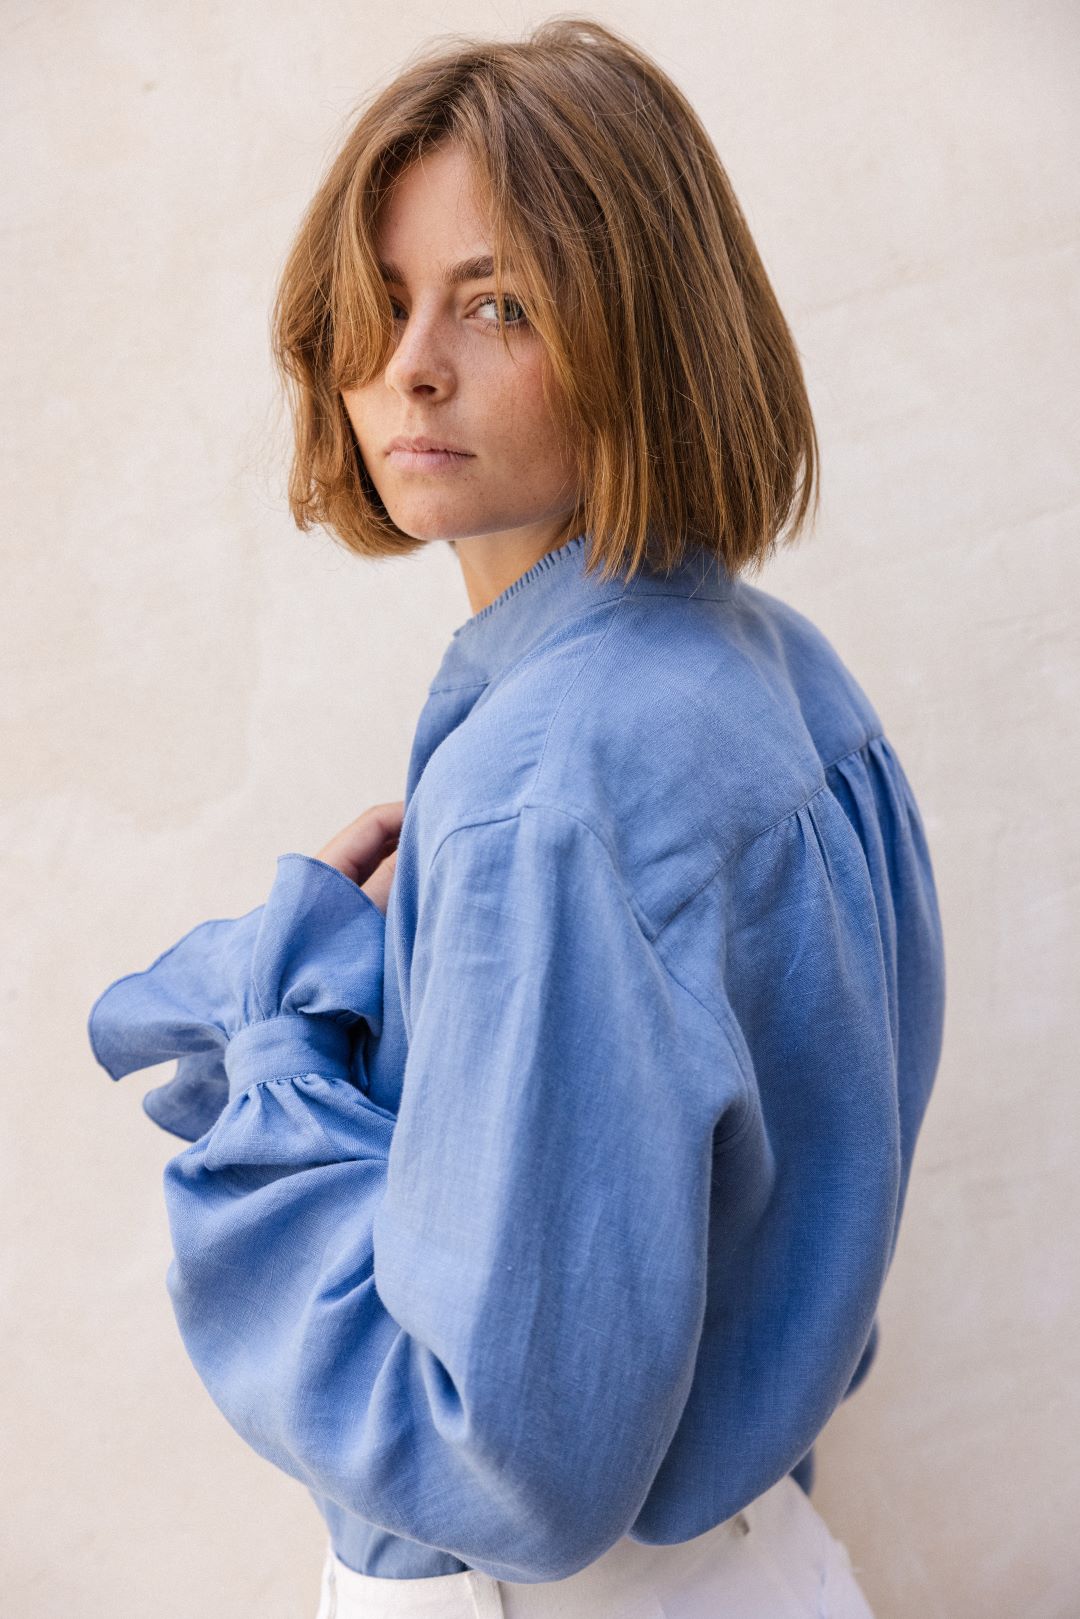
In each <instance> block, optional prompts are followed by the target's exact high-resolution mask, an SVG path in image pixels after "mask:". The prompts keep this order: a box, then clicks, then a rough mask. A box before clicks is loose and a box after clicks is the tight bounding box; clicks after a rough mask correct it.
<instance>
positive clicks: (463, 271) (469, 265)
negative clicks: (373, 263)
mask: <svg viewBox="0 0 1080 1619" xmlns="http://www.w3.org/2000/svg"><path fill="white" fill-rule="evenodd" d="M508 268H509V267H508ZM379 273H380V275H381V276H382V278H383V280H384V281H396V282H398V283H399V285H401V286H405V277H404V276H403V275H402V273H401V269H400V268H399V266H398V265H396V264H388V263H384V262H383V261H382V260H381V259H380V261H379ZM494 274H495V261H494V259H492V258H491V256H490V254H489V255H487V256H486V257H481V258H475V259H462V261H461V263H460V264H451V265H448V266H447V268H446V271H445V273H444V275H443V281H444V283H445V284H446V286H448V287H460V286H461V285H462V284H463V283H464V282H466V281H489V280H490V279H491V278H492V276H493V275H494Z"/></svg>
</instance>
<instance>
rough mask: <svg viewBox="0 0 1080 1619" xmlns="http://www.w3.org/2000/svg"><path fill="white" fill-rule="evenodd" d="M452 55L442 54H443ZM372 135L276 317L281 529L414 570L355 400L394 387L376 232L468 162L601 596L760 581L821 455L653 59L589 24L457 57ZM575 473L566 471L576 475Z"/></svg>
mask: <svg viewBox="0 0 1080 1619" xmlns="http://www.w3.org/2000/svg"><path fill="white" fill-rule="evenodd" d="M444 38H445V36H444ZM449 38H450V40H451V44H450V45H449V46H447V45H446V44H445V42H444V43H440V42H438V41H436V46H435V48H432V46H431V45H429V46H428V47H427V48H426V49H425V50H424V52H423V54H422V55H420V57H419V58H418V59H414V60H413V61H412V62H411V64H410V65H408V66H406V68H405V69H404V70H402V71H401V72H400V73H398V75H397V76H396V77H395V78H394V79H393V81H392V82H391V83H390V84H389V85H388V86H387V87H386V88H384V89H383V90H381V91H380V92H379V93H378V94H377V95H376V96H375V97H374V99H372V100H371V101H370V102H369V104H368V105H367V106H366V107H365V108H364V110H363V111H362V112H361V113H360V115H359V117H358V118H357V119H356V122H355V123H354V125H353V126H352V128H351V130H350V132H349V134H348V136H347V138H346V140H345V142H344V144H343V146H342V147H341V150H340V151H339V153H338V155H337V156H336V157H335V158H334V159H333V161H332V163H331V165H330V167H329V170H328V172H327V173H326V176H325V178H324V179H323V180H322V181H321V183H320V185H319V188H318V191H317V193H316V195H315V197H314V199H313V200H312V202H311V204H310V206H309V207H308V210H307V212H306V214H305V216H304V218H303V222H302V225H301V227H300V230H299V232H298V235H297V237H296V240H295V242H294V243H293V245H292V247H291V249H290V251H289V254H288V256H287V259H286V262H285V267H284V269H283V271H282V275H281V280H280V284H279V287H278V291H277V294H276V298H275V301H274V308H273V313H272V316H271V327H272V334H271V335H272V349H273V356H274V360H275V362H276V364H277V366H278V369H279V373H280V375H281V378H282V380H283V381H284V383H285V388H286V391H287V392H288V394H289V403H290V408H291V414H292V419H293V428H294V457H293V462H292V467H291V470H290V475H289V490H288V493H289V508H290V511H291V512H292V515H293V518H294V520H295V521H296V523H297V526H298V527H299V528H301V529H308V528H310V527H311V526H312V525H313V524H316V523H318V524H322V525H323V526H325V527H326V528H327V529H328V530H329V531H330V534H331V536H332V537H333V538H334V539H335V540H337V541H339V542H340V543H342V544H343V545H345V546H346V547H347V548H348V549H349V550H351V551H354V552H356V553H357V554H359V555H361V556H367V557H387V556H393V555H404V554H407V553H409V552H411V551H414V550H417V549H419V548H420V547H421V546H422V545H423V544H424V543H425V542H423V541H421V540H417V539H416V538H415V537H413V536H410V535H408V534H406V533H404V532H403V531H402V530H401V529H400V528H398V527H397V526H396V525H395V524H394V523H393V522H392V521H391V520H390V517H389V515H388V513H387V511H386V509H385V507H384V505H383V504H382V502H381V500H380V499H379V497H378V494H377V492H376V491H375V489H374V486H373V484H372V482H371V480H370V477H369V476H368V473H367V469H366V467H365V466H364V463H363V460H362V457H361V455H360V451H359V447H358V445H357V442H356V437H355V434H354V432H353V429H352V424H351V422H350V421H349V418H348V415H347V413H346V411H345V407H344V403H343V401H342V399H341V394H340V390H341V389H342V388H348V387H356V386H362V385H364V384H365V383H367V382H369V381H371V380H373V379H374V378H375V377H377V376H378V375H379V373H380V372H381V371H382V369H383V367H384V366H385V364H386V362H387V359H388V358H389V356H390V353H391V352H392V348H393V344H394V341H395V333H394V322H393V318H392V311H391V303H390V299H389V296H388V293H387V290H386V288H385V286H384V284H383V282H382V279H381V276H380V274H379V270H378V252H377V244H376V216H377V213H378V209H379V205H380V203H381V201H382V199H383V198H384V197H385V196H386V194H387V192H388V190H389V188H390V187H391V186H392V185H393V183H394V181H395V179H396V178H397V177H398V176H399V175H400V174H401V173H402V171H403V170H404V169H405V168H406V166H407V165H408V164H409V163H410V162H411V161H412V160H413V159H415V158H416V157H417V156H418V155H419V154H420V152H421V151H422V150H423V151H429V150H431V149H432V148H433V147H434V146H435V145H436V144H438V143H442V142H447V141H455V142H458V143H460V145H461V146H462V147H463V148H464V149H465V150H466V152H467V154H468V155H469V156H470V157H471V159H472V163H473V173H474V175H475V177H476V184H477V188H478V196H479V197H480V198H481V199H482V200H483V202H482V205H483V206H484V207H485V209H486V211H487V215H488V217H489V218H490V221H491V251H492V257H493V260H494V275H493V282H494V286H495V296H496V307H497V310H498V314H499V330H500V335H501V337H502V340H503V341H504V342H505V341H506V328H505V326H504V324H503V319H502V310H503V296H504V288H505V287H506V285H507V283H506V282H505V281H504V279H503V269H504V266H505V265H507V264H510V263H512V264H513V265H514V266H515V270H516V273H515V275H514V277H513V293H512V295H513V297H514V298H515V299H516V300H518V302H519V303H520V304H521V305H522V306H523V308H524V312H525V316H526V318H527V319H528V321H529V323H530V324H531V326H532V327H533V329H534V331H535V332H536V333H537V334H539V337H540V339H541V340H542V342H543V344H544V346H545V350H546V356H547V359H548V361H549V362H550V363H549V365H548V366H547V367H546V368H545V370H546V372H547V375H548V378H549V380H550V379H551V378H553V379H554V383H555V393H554V394H551V393H549V394H548V399H549V404H550V405H551V408H552V412H553V417H554V419H555V421H556V423H558V424H561V427H562V431H564V432H565V434H566V441H567V443H568V444H569V445H570V446H572V456H573V457H575V458H576V464H577V466H578V469H579V473H580V479H581V488H582V491H583V503H582V505H581V507H580V508H579V510H578V511H576V512H575V513H574V515H573V517H572V519H571V520H570V521H569V522H568V523H567V524H566V526H565V530H564V532H563V534H562V536H561V538H560V539H558V540H557V541H555V542H554V543H555V544H563V543H565V541H566V540H567V539H570V538H572V537H573V536H574V535H576V534H578V533H581V532H583V531H584V532H585V533H586V534H587V536H588V543H589V545H590V547H591V550H590V552H589V555H588V558H587V563H588V566H589V568H590V570H591V569H592V568H593V567H595V566H596V565H597V564H601V565H602V566H603V569H604V576H605V578H610V577H611V576H612V575H613V574H614V573H615V572H616V571H622V570H626V571H627V572H628V573H630V574H631V575H632V574H633V573H634V572H635V571H636V569H637V567H638V566H639V565H640V564H642V563H643V562H644V563H646V564H647V565H648V566H650V567H655V568H659V569H660V570H661V571H663V572H665V573H666V572H667V571H669V569H670V568H672V567H674V566H676V565H678V564H679V563H680V562H681V561H682V560H683V559H684V557H685V556H686V552H687V548H688V547H689V546H691V545H698V544H704V545H705V546H707V547H708V548H709V550H710V551H711V552H713V553H715V554H718V555H719V556H720V558H721V559H722V561H723V562H724V563H725V564H726V566H727V567H728V568H729V569H731V570H732V571H733V572H738V571H741V570H747V571H751V572H755V573H756V572H757V571H759V570H760V568H761V566H762V565H763V563H764V560H765V558H766V557H767V556H768V555H769V554H771V552H772V551H773V550H775V548H776V546H777V544H778V538H779V536H780V535H781V531H782V530H783V528H784V525H785V523H787V521H788V520H789V519H790V518H792V517H793V523H792V525H791V529H790V531H789V533H788V534H787V535H786V536H785V538H786V539H791V538H794V535H795V532H796V531H797V530H798V528H799V527H800V526H801V525H802V523H803V520H804V518H805V516H806V513H807V509H808V507H809V505H810V501H811V493H812V492H813V505H814V511H813V513H812V516H813V517H816V509H817V504H818V496H819V492H820V491H819V488H818V478H817V472H818V446H817V436H816V433H815V429H814V422H813V418H812V416H811V414H810V405H809V401H808V398H807V392H806V385H805V381H804V378H803V373H802V367H801V365H800V361H799V356H798V353H797V350H796V348H795V344H794V341H793V338H792V334H791V331H790V330H789V328H788V325H787V322H786V321H785V319H784V316H783V314H782V313H781V310H780V306H779V304H778V303H777V299H776V295H775V293H774V292H773V289H772V286H771V285H770V282H769V278H768V276H767V275H766V273H765V269H764V266H763V264H762V262H761V259H760V257H759V255H758V252H757V249H756V248H755V246H754V243H753V240H752V238H751V235H750V231H749V228H748V226H747V223H746V220H745V219H744V217H743V214H742V211H741V209H740V207H739V204H738V202H737V201H736V198H735V194H734V192H733V190H732V188H731V184H730V182H729V180H728V177H727V174H726V173H725V171H724V167H723V165H722V164H721V162H720V159H719V157H718V155H717V153H716V150H715V148H714V146H713V144H712V141H711V140H710V138H709V136H708V134H707V132H706V130H705V128H704V126H703V124H702V123H701V121H700V119H699V118H698V116H697V115H696V113H695V112H694V111H693V109H692V107H691V106H690V104H689V102H688V101H687V99H686V97H685V96H684V95H683V94H682V92H681V91H680V90H679V89H678V88H677V87H676V85H675V84H674V83H673V81H672V80H671V79H670V78H668V76H667V75H666V74H665V73H664V72H663V71H662V70H661V69H660V68H659V67H657V65H656V64H655V63H654V62H653V61H652V60H651V59H650V58H649V57H648V56H647V55H645V54H644V53H643V52H642V51H641V50H639V49H638V48H636V47H635V46H634V45H633V44H631V43H630V42H629V41H628V40H626V39H624V38H622V37H620V36H619V35H618V34H617V33H615V32H614V31H613V30H612V29H610V28H608V27H606V26H605V25H603V24H601V23H598V22H595V21H592V20H590V19H588V18H582V17H570V18H565V17H560V18H552V19H548V20H547V21H544V22H542V23H541V24H540V25H539V26H538V27H536V28H535V29H534V30H533V32H532V33H531V34H530V35H529V37H528V38H527V39H525V40H523V41H521V42H503V41H491V40H476V39H469V38H463V37H462V36H460V35H451V36H449ZM572 464H573V463H572Z"/></svg>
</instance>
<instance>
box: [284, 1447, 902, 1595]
mask: <svg viewBox="0 0 1080 1619" xmlns="http://www.w3.org/2000/svg"><path fill="white" fill-rule="evenodd" d="M405 1615H408V1616H409V1619H873V1613H872V1610H871V1608H870V1605H869V1603H868V1602H867V1600H866V1598H865V1596H864V1595H863V1593H862V1591H861V1590H860V1588H859V1585H858V1582H857V1580H856V1578H855V1572H854V1570H853V1568H852V1565H851V1559H850V1558H849V1556H848V1552H847V1547H846V1546H844V1544H843V1542H842V1541H839V1540H836V1539H835V1538H834V1537H833V1535H832V1534H831V1533H830V1531H829V1529H828V1526H827V1525H826V1523H825V1520H824V1519H823V1518H822V1517H821V1515H820V1513H819V1512H818V1511H817V1508H816V1507H815V1506H814V1505H813V1503H812V1502H811V1500H810V1498H809V1497H808V1496H807V1495H806V1494H805V1492H804V1491H803V1489H802V1488H801V1487H800V1486H799V1485H798V1484H796V1482H795V1480H794V1479H793V1478H791V1477H790V1476H785V1477H784V1478H782V1479H780V1481H779V1482H778V1483H776V1484H774V1485H773V1487H772V1488H771V1489H770V1490H766V1491H765V1494H764V1495H760V1496H758V1498H757V1500H756V1501H752V1502H751V1503H750V1505H749V1506H748V1507H745V1508H744V1509H743V1511H742V1512H737V1513H736V1514H735V1516H734V1517H733V1518H728V1519H727V1520H726V1522H724V1523H721V1524H717V1525H716V1527H715V1528H713V1529H708V1530H706V1532H705V1533H704V1534H703V1535H697V1536H695V1538H694V1539H693V1540H684V1541H680V1542H679V1543H677V1544H676V1545H673V1546H645V1545H641V1544H639V1543H638V1542H637V1541H633V1540H630V1539H629V1538H628V1537H624V1538H623V1539H622V1540H620V1541H618V1542H617V1544H616V1545H614V1546H612V1547H611V1548H610V1549H609V1550H608V1551H606V1552H605V1553H604V1555H603V1556H602V1557H598V1558H597V1559H596V1561H595V1562H594V1563H590V1564H589V1565H588V1567H586V1568H583V1569H579V1570H578V1572H577V1573H576V1574H571V1575H569V1576H568V1577H567V1578H566V1579H563V1580H550V1581H540V1582H534V1583H530V1584H524V1585H522V1584H518V1583H516V1582H514V1581H510V1580H497V1579H494V1578H493V1577H492V1576H491V1575H490V1574H481V1573H480V1572H479V1570H477V1569H465V1570H463V1571H462V1572H461V1573H459V1574H436V1575H433V1576H431V1577H430V1578H428V1579H411V1580H399V1579H383V1578H379V1577H376V1576H373V1575H370V1574H358V1573H357V1572H356V1570H355V1569H351V1568H348V1567H347V1566H346V1565H345V1564H344V1563H342V1562H341V1561H340V1559H339V1558H337V1557H336V1556H335V1555H334V1552H333V1549H332V1548H330V1547H328V1548H327V1552H326V1560H325V1562H324V1565H323V1575H322V1599H321V1601H320V1603H319V1610H318V1613H317V1614H316V1616H315V1619H403V1616H405Z"/></svg>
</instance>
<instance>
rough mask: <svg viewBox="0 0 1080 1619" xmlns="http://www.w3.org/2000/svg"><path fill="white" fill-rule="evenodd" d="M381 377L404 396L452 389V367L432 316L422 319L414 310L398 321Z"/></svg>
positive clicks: (441, 393)
mask: <svg viewBox="0 0 1080 1619" xmlns="http://www.w3.org/2000/svg"><path fill="white" fill-rule="evenodd" d="M385 377H386V382H387V386H388V387H391V388H393V389H395V391H396V392H398V393H400V394H402V395H405V396H414V395H416V394H424V395H426V396H428V397H430V396H432V395H435V396H438V397H441V396H442V395H444V394H448V393H450V392H452V391H453V386H454V373H453V367H452V364H451V359H450V354H449V351H448V348H447V345H446V342H445V340H444V339H443V337H442V336H441V335H440V327H439V322H438V319H437V317H436V316H428V317H427V319H424V318H423V317H422V316H420V315H418V314H417V313H416V312H415V311H414V312H413V313H412V314H411V315H409V317H408V318H407V319H406V320H405V321H404V322H402V323H400V327H399V333H398V338H397V342H396V344H395V346H394V350H393V353H392V354H391V356H390V358H389V360H387V362H386V371H385Z"/></svg>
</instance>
